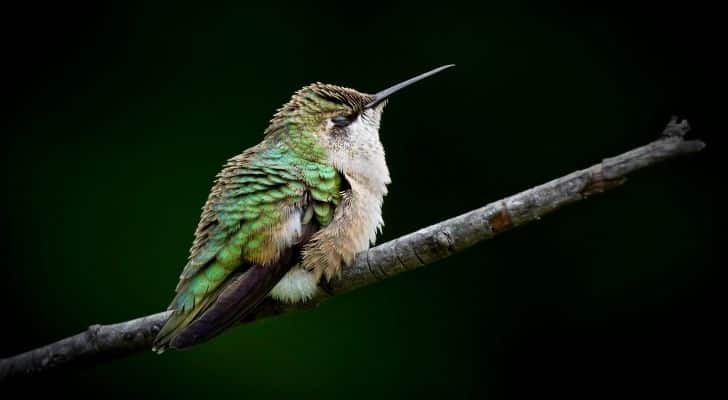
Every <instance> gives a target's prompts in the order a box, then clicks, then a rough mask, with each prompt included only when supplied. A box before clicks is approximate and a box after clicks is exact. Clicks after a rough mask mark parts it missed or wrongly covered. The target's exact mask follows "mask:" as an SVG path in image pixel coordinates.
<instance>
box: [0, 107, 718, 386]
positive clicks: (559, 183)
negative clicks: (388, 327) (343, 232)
mask: <svg viewBox="0 0 728 400" xmlns="http://www.w3.org/2000/svg"><path fill="white" fill-rule="evenodd" d="M689 129H690V128H689V125H688V123H687V121H685V120H683V121H682V122H679V121H678V120H677V118H673V119H672V120H671V121H670V122H669V123H668V124H667V127H666V128H665V130H664V131H663V133H662V135H661V137H660V138H659V139H658V140H656V141H654V142H651V143H649V144H647V145H645V146H642V147H639V148H636V149H633V150H631V151H628V152H626V153H623V154H620V155H618V156H616V157H612V158H607V159H604V160H602V162H601V163H598V164H596V165H594V166H592V167H589V168H587V169H583V170H580V171H576V172H573V173H571V174H569V175H566V176H563V177H561V178H558V179H554V180H552V181H550V182H547V183H545V184H543V185H540V186H536V187H534V188H531V189H528V190H526V191H523V192H521V193H518V194H515V195H513V196H510V197H507V198H505V199H501V200H498V201H495V202H493V203H490V204H488V205H486V206H484V207H482V208H479V209H476V210H473V211H470V212H468V213H465V214H462V215H459V216H457V217H454V218H451V219H448V220H446V221H442V222H440V223H437V224H434V225H431V226H428V227H426V228H423V229H420V230H418V231H416V232H413V233H410V234H407V235H404V236H402V237H400V238H397V239H394V240H391V241H389V242H386V243H383V244H381V245H379V246H376V247H373V248H371V249H369V250H368V251H366V252H362V253H360V254H359V255H358V256H357V258H356V260H355V262H354V263H353V265H351V266H349V267H347V268H344V271H343V273H342V276H341V277H339V278H338V279H335V280H333V281H332V282H330V283H328V284H326V285H325V286H322V289H324V290H321V291H320V294H319V295H318V296H317V297H315V298H314V299H312V300H311V301H309V302H307V303H305V304H295V305H287V304H281V303H278V302H275V301H273V300H271V299H268V300H266V301H265V302H264V303H263V304H262V305H261V307H259V309H258V312H256V313H255V314H254V315H249V316H248V317H247V318H246V319H245V320H242V321H240V323H241V324H245V323H250V322H253V321H256V320H259V319H262V318H266V317H270V316H274V315H278V314H282V313H285V312H290V311H296V310H301V309H306V308H311V307H313V306H316V305H318V304H320V303H321V302H323V301H325V300H327V299H329V298H331V297H333V296H338V295H340V294H342V293H346V292H349V291H351V290H354V289H357V288H359V287H362V286H366V285H369V284H372V283H375V282H377V281H381V280H384V279H388V278H391V277H393V276H395V275H397V274H400V273H402V272H406V271H411V270H414V269H417V268H420V267H423V266H425V265H428V264H431V263H433V262H435V261H438V260H441V259H443V258H445V257H448V256H450V255H452V254H455V253H457V252H460V251H462V250H464V249H466V248H468V247H470V246H472V245H474V244H476V243H478V242H481V241H484V240H488V239H490V238H492V237H494V236H496V235H498V234H500V233H502V232H505V231H508V230H510V229H512V228H514V227H516V226H519V225H523V224H526V223H528V222H531V221H535V220H538V219H539V218H541V216H543V215H546V214H549V213H551V212H553V211H555V210H557V209H559V208H561V207H564V206H566V205H568V204H571V203H574V202H577V201H580V200H583V199H586V198H588V197H589V196H591V195H593V194H598V193H602V192H604V191H606V190H609V189H612V188H614V187H617V186H619V185H621V184H622V183H624V182H625V176H626V175H627V174H629V173H631V172H633V171H636V170H639V169H642V168H645V167H648V166H651V165H654V164H656V163H659V162H661V161H664V160H667V159H670V158H674V157H677V156H680V155H684V154H689V153H695V152H698V151H700V150H702V149H703V148H704V147H705V144H704V143H703V142H701V141H699V140H685V139H684V136H685V134H686V133H687V132H688V131H689ZM169 313H170V311H166V312H161V313H157V314H153V315H148V316H145V317H142V318H137V319H134V320H131V321H126V322H121V323H118V324H113V325H92V326H90V327H89V328H88V329H87V330H86V331H84V332H82V333H79V334H77V335H74V336H71V337H68V338H66V339H63V340H60V341H58V342H55V343H52V344H49V345H47V346H44V347H41V348H38V349H35V350H31V351H28V352H25V353H22V354H19V355H16V356H14V357H9V358H5V359H2V360H0V381H4V380H7V379H10V378H18V377H27V376H32V375H37V374H40V373H44V372H50V371H55V370H59V369H60V368H61V367H73V366H79V365H89V364H94V363H98V362H101V361H103V360H110V359H115V358H118V357H122V356H126V355H129V354H132V353H135V352H139V351H142V350H147V349H150V348H151V344H152V340H153V339H154V337H155V335H156V333H157V332H158V331H159V329H160V328H161V326H162V325H163V324H164V322H165V321H166V319H167V318H168V317H169Z"/></svg>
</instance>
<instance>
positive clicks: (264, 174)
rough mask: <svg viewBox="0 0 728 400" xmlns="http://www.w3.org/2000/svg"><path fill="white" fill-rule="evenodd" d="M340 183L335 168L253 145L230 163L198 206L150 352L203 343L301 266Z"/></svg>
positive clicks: (335, 199) (335, 201)
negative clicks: (185, 252)
mask: <svg viewBox="0 0 728 400" xmlns="http://www.w3.org/2000/svg"><path fill="white" fill-rule="evenodd" d="M287 157H288V158H287ZM340 182H341V179H340V177H339V174H338V173H337V172H336V170H334V169H333V168H332V167H329V166H326V165H324V164H318V163H311V162H305V161H301V160H295V162H292V160H291V159H290V155H287V154H285V153H282V152H279V151H277V150H275V149H273V150H271V149H261V148H260V147H254V148H252V149H250V150H248V151H246V152H244V153H243V154H241V155H239V156H236V157H234V158H232V159H230V160H229V161H228V163H227V164H226V165H225V168H224V169H223V170H222V171H221V172H220V173H219V174H218V176H217V180H216V182H215V185H214V187H213V189H212V191H211V193H210V195H209V197H208V200H207V202H206V204H205V206H204V207H203V211H202V216H201V218H200V222H199V224H198V226H197V230H196V232H195V240H194V242H193V244H192V247H191V249H190V257H189V261H188V263H187V265H186V266H185V268H184V270H183V271H182V274H181V275H180V281H179V284H178V285H177V289H176V291H177V295H176V296H175V298H174V300H173V301H172V304H170V306H169V308H170V309H172V310H174V313H173V314H172V316H171V317H170V318H169V320H168V321H167V322H166V324H165V326H164V327H163V328H162V329H161V330H160V332H159V334H158V335H157V338H156V339H155V348H156V349H157V350H158V351H161V350H164V349H165V348H166V347H168V346H169V345H170V344H171V345H172V346H173V347H183V346H182V345H181V343H183V342H184V343H188V342H190V340H189V338H190V337H194V338H195V341H197V342H199V341H200V340H202V339H208V338H210V337H212V336H214V335H216V334H217V333H219V332H221V331H222V330H224V329H225V328H227V327H228V326H230V325H231V324H232V323H234V320H236V319H237V318H240V317H241V316H242V315H243V314H245V313H247V312H249V311H250V310H251V309H252V308H253V307H254V306H255V305H257V304H258V303H259V302H260V301H262V300H263V298H264V297H265V296H266V295H267V294H268V292H270V290H271V289H272V288H273V286H275V284H276V283H277V282H278V281H279V280H280V279H281V278H282V277H283V275H285V273H286V272H287V271H288V270H289V269H290V268H291V267H292V266H293V265H295V264H296V263H297V262H298V260H299V258H300V248H301V246H303V244H305V241H307V240H308V238H310V236H311V235H312V233H313V232H315V231H316V230H317V229H318V227H319V226H322V225H325V224H327V223H328V222H329V221H330V216H332V215H333V209H334V208H335V207H336V204H338V201H339V196H340V194H339V187H340ZM213 311H214V312H213ZM203 316H204V318H203ZM197 320H200V321H199V322H200V323H198V324H196V328H195V330H194V332H192V333H190V332H187V334H185V335H184V337H185V338H187V339H185V340H182V337H181V336H180V335H181V334H183V333H184V332H185V331H186V330H187V328H188V327H190V325H191V324H192V323H193V322H198V321H197ZM203 322H204V323H203ZM203 328H204V329H203ZM177 336H180V340H177V339H176V337H177ZM175 342H178V343H175ZM178 344H180V345H178ZM190 344H192V343H190Z"/></svg>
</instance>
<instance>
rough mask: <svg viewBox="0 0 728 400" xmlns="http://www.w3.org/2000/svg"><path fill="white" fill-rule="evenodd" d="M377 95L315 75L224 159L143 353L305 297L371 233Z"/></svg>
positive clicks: (379, 193) (381, 184)
mask: <svg viewBox="0 0 728 400" xmlns="http://www.w3.org/2000/svg"><path fill="white" fill-rule="evenodd" d="M452 66H453V65H444V66H442V67H439V68H436V69H433V70H431V71H428V72H425V73H423V74H420V75H418V76H415V77H414V78H411V79H408V80H406V81H403V82H400V83H398V84H396V85H394V86H391V87H389V88H387V89H384V90H382V91H380V92H377V93H375V94H367V93H362V92H359V91H357V90H354V89H351V88H347V87H342V86H337V85H331V84H324V83H320V82H317V83H314V84H311V85H308V86H305V87H303V88H301V89H300V90H298V91H296V92H295V93H294V94H293V96H292V97H291V99H290V100H289V101H288V102H287V103H286V104H284V105H283V106H282V107H281V108H279V109H278V110H277V112H276V113H275V114H274V115H273V117H272V119H271V120H270V123H269V125H268V127H267V129H266V130H265V132H264V136H263V139H262V140H261V141H260V143H258V144H257V145H255V146H253V147H251V148H248V149H247V150H245V151H243V152H242V153H241V154H239V155H237V156H234V157H232V158H230V159H229V160H228V161H227V163H226V164H225V165H224V167H223V169H222V170H221V171H220V172H219V173H218V174H217V176H216V179H215V182H214V184H213V187H212V189H211V191H210V194H209V196H208V198H207V201H206V203H205V205H204V207H203V208H202V215H201V217H200V221H199V223H198V225H197V228H196V230H195V235H194V240H193V243H192V246H191V248H190V251H189V257H188V261H187V264H186V265H185V267H184V269H183V270H182V273H181V274H180V276H179V282H178V284H177V287H176V289H175V292H176V295H175V296H174V298H173V300H172V302H171V304H170V305H169V307H168V309H169V310H173V312H172V314H171V316H170V317H169V319H168V320H167V321H166V323H165V324H164V326H163V327H162V328H161V330H160V331H159V332H158V334H157V336H156V338H155V340H154V347H153V350H154V351H155V352H157V353H162V352H164V351H165V350H166V349H168V348H173V349H181V348H185V347H189V346H191V345H194V344H198V343H201V342H203V341H207V340H209V339H211V338H213V337H215V336H217V335H219V334H220V333H222V332H223V331H224V330H226V329H227V328H229V327H231V326H232V325H234V324H235V323H236V322H237V321H239V320H240V319H241V318H244V317H245V316H246V315H248V314H249V313H251V312H252V311H254V310H255V308H256V307H257V306H258V305H259V304H260V303H261V302H262V301H263V300H265V299H266V297H269V296H270V297H272V298H273V299H275V300H277V301H280V302H285V303H296V302H305V301H308V300H310V299H311V298H312V297H314V296H315V295H316V293H317V291H318V290H320V289H319V284H320V283H321V282H322V280H326V281H329V280H331V279H332V278H334V277H336V276H338V275H339V274H340V272H341V270H342V268H346V266H347V265H350V264H351V262H352V261H353V260H354V257H355V255H356V254H357V253H359V252H361V251H364V250H367V249H368V248H369V246H370V245H373V244H374V243H375V239H376V235H377V233H378V232H381V229H382V226H383V224H384V220H383V219H382V202H383V199H384V196H385V195H386V194H387V185H389V184H390V182H391V179H390V176H389V169H388V168H387V163H386V160H385V156H384V147H383V146H382V143H381V141H380V139H379V126H380V120H381V116H382V111H383V110H384V107H385V105H386V104H387V102H388V99H389V97H390V96H391V95H392V94H394V93H396V92H398V91H400V90H401V89H403V88H405V87H407V86H410V85H412V84H413V83H416V82H418V81H421V80H423V79H425V78H428V77H430V76H432V75H435V74H437V73H439V72H441V71H443V70H445V69H447V68H449V67H452Z"/></svg>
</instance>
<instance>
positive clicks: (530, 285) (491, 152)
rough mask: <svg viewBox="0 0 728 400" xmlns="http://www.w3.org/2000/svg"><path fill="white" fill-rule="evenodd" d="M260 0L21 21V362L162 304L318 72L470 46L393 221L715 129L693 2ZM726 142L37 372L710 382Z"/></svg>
mask: <svg viewBox="0 0 728 400" xmlns="http://www.w3.org/2000/svg"><path fill="white" fill-rule="evenodd" d="M237 3H238V2H231V3H230V4H227V5H220V6H215V7H213V6H209V7H204V8H202V7H201V6H196V7H192V6H183V5H180V4H177V3H169V4H162V3H155V4H153V5H152V4H131V3H124V4H114V5H113V6H104V7H101V6H95V8H87V7H84V8H82V7H78V8H73V7H71V6H56V7H55V8H43V9H40V10H37V9H34V10H30V9H27V10H24V11H19V12H18V14H17V15H15V14H7V15H6V17H7V18H9V19H11V20H15V22H16V23H15V24H12V25H10V26H9V27H6V28H7V29H8V30H9V32H8V33H9V35H4V37H6V38H10V42H11V46H10V48H9V52H8V53H6V55H8V58H7V60H8V61H9V63H10V65H11V66H12V67H14V68H15V69H14V74H12V75H9V76H8V77H10V78H11V80H12V81H13V83H15V84H19V86H20V90H18V91H11V95H12V97H11V99H12V102H13V104H12V106H11V108H10V109H9V111H11V112H10V113H9V115H8V116H7V117H4V121H3V122H4V124H5V127H4V128H3V131H4V133H6V135H5V136H4V138H3V139H2V140H3V146H2V148H3V161H4V164H3V167H4V170H5V173H4V177H5V184H4V186H5V190H6V195H5V196H4V200H5V204H4V206H3V207H2V213H3V215H2V218H3V219H2V221H3V222H2V229H3V233H4V236H5V238H6V239H5V240H4V241H2V250H3V254H4V264H5V265H4V267H3V271H4V272H3V277H2V292H1V294H0V301H1V303H2V304H3V309H4V312H5V313H9V315H8V316H6V317H4V318H3V325H4V327H5V328H4V329H3V335H4V336H5V337H4V340H3V341H2V342H0V356H8V355H11V354H14V353H17V352H19V351H23V350H26V349H29V348H32V347H36V346H38V345H42V344H45V343H47V342H50V341H53V340H56V339H59V338H61V337H64V336H67V335H70V334H73V333H76V332H78V331H80V330H82V329H84V328H85V327H86V326H87V325H89V324H91V323H112V322H118V321H123V320H127V319H130V318H134V317H138V316H141V315H145V314H149V313H153V312H157V311H160V310H162V309H163V308H164V307H166V305H167V304H168V302H169V300H170V299H171V296H172V291H173V289H174V286H175V283H176V277H177V274H178V273H179V271H180V269H181V267H182V266H183V265H184V262H185V258H186V255H187V250H188V248H189V245H190V242H191V240H192V232H193V230H194V228H195V226H196V223H197V219H198V217H199V211H200V207H201V206H202V204H203V202H204V201H205V199H206V197H207V192H208V189H209V188H210V185H211V183H212V179H213V177H214V175H215V173H216V172H217V171H218V170H219V168H220V167H221V165H222V164H223V162H224V161H225V160H226V159H227V158H228V157H231V156H233V155H235V154H237V153H239V152H240V151H242V150H243V149H245V148H246V147H249V146H251V145H253V144H255V143H256V142H257V141H259V140H260V138H261V135H262V132H263V130H264V128H265V127H266V124H267V121H268V119H269V118H270V117H271V115H272V114H273V112H274V111H275V109H276V108H277V107H279V106H280V105H281V104H283V103H284V102H285V101H287V99H288V97H289V96H290V95H291V93H292V92H293V91H294V90H296V89H298V88H299V87H301V86H303V85H305V84H308V83H311V82H313V81H324V82H328V83H336V84H341V85H346V86H351V87H355V88H358V89H361V90H364V91H369V92H374V91H376V90H378V89H381V88H384V87H385V86H387V85H389V84H392V83H395V82H397V81H399V80H402V79H405V78H408V77H410V76H412V75H414V74H417V73H420V72H423V71H426V70H428V69H430V68H432V67H435V66H438V65H441V64H446V63H455V64H457V67H456V68H455V69H452V70H450V71H448V72H446V73H444V74H442V75H440V76H438V77H436V78H434V79H431V80H428V81H426V82H423V83H422V84H419V85H417V86H415V87H412V88H410V89H408V90H407V91H405V92H402V93H401V94H398V95H397V96H396V97H394V98H393V99H392V100H391V102H390V104H389V106H388V107H387V110H386V112H385V114H384V118H383V123H382V131H381V135H382V141H383V143H384V145H385V147H386V150H387V156H388V161H389V164H390V169H391V171H392V178H393V181H394V183H393V184H392V185H391V192H390V195H389V196H388V197H387V199H386V201H385V206H384V215H385V220H386V222H387V225H386V228H385V231H384V234H383V235H382V236H381V237H380V240H379V241H380V242H383V241H386V240H389V239H392V238H395V237H397V236H399V235H402V234H405V233H407V232H410V231H413V230H415V229H417V228H420V227H423V226H426V225H429V224H430V223H434V222H437V221H439V220H442V219H444V218H448V217H451V216H455V215H457V214H459V213H462V212H465V211H467V210H470V209H473V208H476V207H479V206H481V205H483V204H486V203H487V202H490V201H493V200H496V199H499V198H501V197H503V196H506V195H509V194H512V193H515V192H517V191H520V190H523V189H526V188H528V187H531V186H533V185H536V184H540V183H543V182H545V181H547V180H550V179H552V178H555V177H558V176H561V175H563V174H565V173H568V172H571V171H573V170H575V169H579V168H583V167H587V166H589V165H591V164H593V163H594V162H596V161H598V160H600V159H601V158H603V157H608V156H612V155H616V154H618V153H621V152H623V151H626V150H628V149H630V148H633V147H635V146H639V145H642V144H645V143H647V142H649V141H651V140H653V139H654V138H655V137H656V136H657V135H658V133H659V132H660V131H661V129H662V127H663V126H664V124H665V122H666V121H667V120H668V118H669V116H670V115H671V114H673V113H681V114H683V115H687V116H688V117H690V119H691V121H692V122H693V125H694V127H695V132H696V133H695V135H696V136H699V137H702V138H704V139H707V140H710V138H711V137H712V136H710V135H712V134H714V133H715V132H714V130H713V125H711V124H712V123H713V122H714V121H715V120H717V117H718V115H719V114H718V113H717V106H716V105H715V104H713V103H711V102H710V101H709V100H708V96H706V94H707V95H710V94H711V92H712V91H714V90H716V89H714V87H713V85H712V84H711V82H712V79H713V77H715V79H718V78H719V76H720V75H718V74H717V73H718V72H719V69H718V68H717V67H716V66H715V65H714V64H713V60H712V57H713V54H715V52H717V51H718V48H717V47H716V46H714V44H713V43H712V40H713V39H714V38H715V37H716V35H717V32H713V31H712V30H713V29H715V28H714V25H711V24H710V23H707V22H705V19H704V17H702V16H697V15H693V14H691V12H692V11H691V10H683V11H681V12H680V13H679V19H678V16H676V15H673V16H668V15H667V14H666V15H656V14H654V13H653V11H654V10H649V9H647V8H646V9H645V10H644V11H643V10H638V9H636V8H634V7H630V8H622V7H618V6H612V7H611V8H609V9H607V8H604V9H597V10H587V9H584V8H581V7H578V6H575V5H574V6H566V5H562V6H561V7H555V6H546V5H543V4H541V3H537V2H533V3H534V4H520V5H504V4H501V3H495V4H491V3H483V4H481V5H475V4H472V5H470V4H462V5H454V4H452V3H450V2H448V4H452V5H451V6H450V7H445V5H444V4H439V5H437V6H427V5H425V4H423V3H420V2H409V3H386V4H379V5H375V4H367V3H350V4H349V3H347V4H342V3H340V2H334V1H330V2H325V3H319V4H317V5H315V6H314V5H312V4H304V2H298V3H292V4H286V5H283V4H279V3H275V4H272V5H271V6H269V7H260V8H247V7H244V6H242V5H238V4H237ZM686 32H689V34H687V33H686ZM721 74H723V75H724V73H721ZM724 103H725V102H723V105H725V104H724ZM714 148H715V146H713V147H710V143H709V148H708V150H707V151H706V152H705V153H703V154H701V155H700V156H697V157H691V158H690V159H681V160H677V161H674V162H670V163H667V164H664V165H661V166H658V167H656V168H652V169H650V170H648V171H644V172H640V173H637V174H635V175H634V176H633V177H631V179H630V182H629V184H628V185H626V186H624V187H623V188H620V189H619V190H616V191H613V192H610V193H609V194H607V195H604V196H601V197H598V198H594V199H592V200H589V201H588V202H585V203H582V204H578V205H576V206H573V207H570V208H568V209H565V210H563V211H560V212H558V213H557V214H555V215H552V216H549V217H547V218H544V219H543V220H542V221H540V222H537V223H534V224H532V225H529V226H527V227H524V228H521V229H518V230H516V231H513V232H511V233H508V234H507V235H505V236H503V237H500V238H498V239H497V240H494V241H491V242H488V243H486V244H483V245H479V246H477V247H475V248H472V249H470V250H468V251H466V252H464V253H462V254H459V255H457V256H455V257H452V258H451V259H448V260H446V261H443V262H440V263H438V264H436V265H433V266H430V267H427V268H424V269H422V270H420V271H417V272H414V273H409V274H406V275H404V276H400V277H397V278H394V279H391V280H389V281H387V282H383V283H381V284H378V285H374V286H371V287H369V288H366V289H363V290H359V291H357V292H355V293H351V294H349V295H345V296H342V297H340V298H337V299H335V300H333V301H331V302H329V303H327V304H325V305H323V306H321V307H319V308H318V309H316V310H314V311H310V312H305V313H298V314H294V315H287V316H284V317H280V318H276V319H271V320H266V321H263V322H260V323H256V324H253V325H250V326H246V327H244V328H240V329H234V330H232V331H230V332H228V333H226V334H225V335H223V336H221V337H219V338H218V339H216V340H214V341H212V342H210V343H208V344H205V345H202V346H199V347H197V348H194V349H191V350H189V351H185V352H171V353H168V354H165V355H164V356H161V357H160V356H156V355H154V354H152V353H151V352H146V353H143V354H139V355H135V356H133V357H129V358H125V359H121V360H118V361H114V362H111V363H106V364H103V365H99V366H96V367H93V368H90V369H86V370H83V371H74V372H72V373H69V374H64V375H61V376H55V377H52V378H47V379H45V380H42V381H41V382H43V384H42V385H39V384H30V385H26V386H24V388H25V389H26V390H31V389H36V388H41V389H48V388H52V389H54V390H59V391H63V390H70V391H73V392H74V393H76V394H93V395H102V396H103V398H108V397H120V398H125V397H128V396H129V395H137V394H143V395H147V396H149V397H158V396H164V397H167V396H170V397H171V396H172V395H174V396H176V397H188V396H192V395H196V396H204V398H214V397H213V396H218V395H222V394H233V395H235V396H239V398H250V399H252V398H274V397H279V396H286V397H288V396H293V395H296V396H300V397H304V398H340V397H347V398H349V397H350V398H380V397H385V396H389V395H391V396H394V397H401V396H417V397H423V396H433V397H440V398H464V397H474V396H478V395H490V396H491V397H514V396H517V395H519V394H525V393H537V394H542V395H547V394H577V395H584V396H586V397H591V396H592V395H594V394H599V393H604V392H605V391H608V392H612V393H615V394H623V393H635V392H637V393H644V394H654V392H655V391H659V392H674V391H676V390H684V391H686V392H689V391H693V390H695V389H696V388H705V387H706V384H709V383H711V382H714V381H715V380H716V379H717V371H715V372H711V369H710V368H708V367H707V366H705V364H703V358H704V357H706V356H707V357H708V358H709V357H711V354H712V352H713V347H714V345H715V343H717V333H716V331H715V328H716V327H717V321H716V320H721V319H724V318H723V316H724V312H722V311H720V312H719V311H718V308H717V306H716V305H715V302H716V301H717V298H718V293H719V290H720V289H722V286H723V285H722V282H721V281H720V280H719V279H717V278H716V276H715V273H716V269H717V263H718V261H717V259H716V253H717V249H716V248H715V246H716V243H715V241H714V239H713V238H714V233H716V232H717V223H716V222H715V218H716V217H715V215H714V209H715V208H716V206H717V204H716V201H717V200H716V198H715V197H714V193H713V192H712V191H713V187H715V186H716V178H714V177H713V176H711V172H712V171H715V170H717V160H716V159H715V158H714V157H713V155H712V153H713V151H714ZM1 388H2V387H1V386H0V392H2V389H1ZM6 388H8V387H6Z"/></svg>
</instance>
